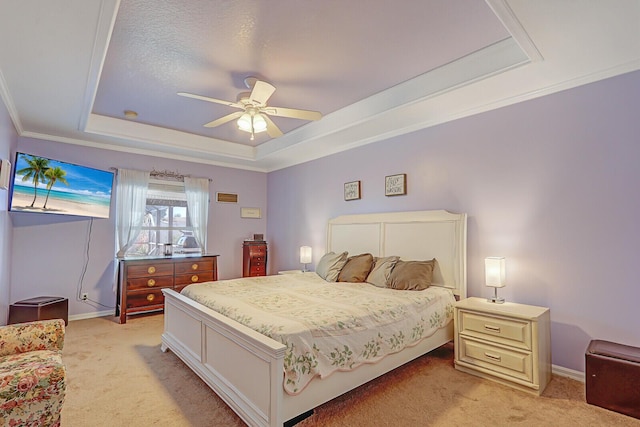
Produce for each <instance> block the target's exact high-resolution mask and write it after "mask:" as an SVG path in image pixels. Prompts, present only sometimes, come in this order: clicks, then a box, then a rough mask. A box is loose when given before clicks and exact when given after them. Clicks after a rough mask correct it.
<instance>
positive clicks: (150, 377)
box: [62, 315, 640, 427]
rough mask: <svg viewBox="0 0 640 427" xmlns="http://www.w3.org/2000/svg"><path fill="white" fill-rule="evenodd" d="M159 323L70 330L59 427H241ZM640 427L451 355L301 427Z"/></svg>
mask: <svg viewBox="0 0 640 427" xmlns="http://www.w3.org/2000/svg"><path fill="white" fill-rule="evenodd" d="M162 328H163V318H162V315H153V316H145V317H136V318H133V319H130V320H129V321H128V322H127V323H126V324H125V325H120V324H118V323H116V321H115V319H113V318H99V319H89V320H80V321H74V322H70V324H69V326H68V327H67V333H66V339H65V348H64V352H63V357H64V361H65V364H66V366H67V375H68V379H67V399H66V401H65V405H64V409H63V411H62V426H63V427H74V426H82V427H85V426H172V427H173V426H243V425H244V423H243V422H242V421H241V420H240V419H239V418H238V417H237V416H236V415H235V414H234V413H233V412H232V411H231V410H230V409H229V408H228V407H227V406H226V405H225V404H224V403H223V402H222V401H221V400H220V399H218V398H217V396H216V395H215V394H214V393H213V392H212V391H211V390H210V389H209V388H208V387H207V386H206V384H205V383H204V382H202V381H201V380H200V379H199V378H198V377H197V376H196V375H195V374H194V373H192V372H191V371H190V370H189V368H187V367H186V366H185V365H184V364H183V363H182V362H181V361H180V360H179V359H178V358H177V357H176V356H175V355H174V354H173V353H171V352H167V353H162V352H161V351H160V335H161V333H162ZM408 425H411V426H462V425H469V426H536V427H537V426H565V425H566V426H636V427H638V426H640V420H636V419H634V418H630V417H626V416H624V415H620V414H617V413H615V412H611V411H607V410H604V409H601V408H598V407H595V406H591V405H588V404H587V403H586V402H585V400H584V384H582V383H579V382H576V381H572V380H569V379H567V378H562V377H556V376H554V377H553V380H552V381H551V383H550V384H549V386H548V387H547V389H546V390H545V392H544V394H543V395H542V396H541V397H535V396H530V395H528V394H526V393H523V392H519V391H515V390H512V389H510V388H508V387H505V386H502V385H499V384H496V383H493V382H491V381H487V380H482V379H480V378H476V377H474V376H472V375H468V374H464V373H462V372H458V371H456V370H455V369H453V350H452V347H451V346H445V347H443V348H441V349H438V350H436V351H434V352H432V353H430V354H429V355H427V356H423V357H421V358H419V359H417V360H415V361H414V362H412V363H410V364H409V365H406V366H403V367H401V368H399V369H396V370H395V371H393V372H391V373H389V374H387V375H385V376H384V377H382V378H379V379H377V380H374V381H372V382H370V383H368V384H365V385H364V386H362V387H360V388H358V389H356V390H354V391H352V392H350V393H347V394H345V395H343V396H341V397H339V398H337V399H335V400H333V401H331V402H329V403H326V404H325V405H322V406H321V407H320V408H317V410H316V413H315V414H314V415H313V416H312V417H310V418H307V419H306V420H304V421H302V422H301V423H299V424H298V426H299V427H310V426H356V427H357V426H394V427H398V426H408Z"/></svg>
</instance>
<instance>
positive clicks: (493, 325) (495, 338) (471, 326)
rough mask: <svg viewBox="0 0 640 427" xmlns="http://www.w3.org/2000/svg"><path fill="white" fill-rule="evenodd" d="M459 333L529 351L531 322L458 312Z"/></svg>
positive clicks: (530, 345) (463, 311)
mask: <svg viewBox="0 0 640 427" xmlns="http://www.w3.org/2000/svg"><path fill="white" fill-rule="evenodd" d="M458 322H459V333H460V334H462V335H466V336H471V337H475V338H480V339H487V340H490V341H492V342H495V343H500V344H505V345H508V346H513V347H517V348H522V349H526V350H531V347H532V340H531V322H527V321H525V320H518V319H513V318H506V317H500V316H492V315H488V314H484V313H477V312H469V311H465V310H460V311H459V312H458Z"/></svg>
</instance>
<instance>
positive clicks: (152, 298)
mask: <svg viewBox="0 0 640 427" xmlns="http://www.w3.org/2000/svg"><path fill="white" fill-rule="evenodd" d="M152 306H159V307H160V308H162V307H163V306H164V295H163V294H162V290H160V289H152V290H149V291H138V292H131V293H128V294H127V308H143V307H149V309H153V308H156V307H152Z"/></svg>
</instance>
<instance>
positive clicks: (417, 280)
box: [387, 258, 436, 291]
mask: <svg viewBox="0 0 640 427" xmlns="http://www.w3.org/2000/svg"><path fill="white" fill-rule="evenodd" d="M435 263H436V259H435V258H434V259H432V260H431V261H398V262H397V263H396V266H395V267H393V270H391V275H390V276H389V282H387V287H389V288H392V289H402V290H408V291H421V290H423V289H427V288H428V287H429V286H430V285H431V279H432V277H433V269H434V267H435Z"/></svg>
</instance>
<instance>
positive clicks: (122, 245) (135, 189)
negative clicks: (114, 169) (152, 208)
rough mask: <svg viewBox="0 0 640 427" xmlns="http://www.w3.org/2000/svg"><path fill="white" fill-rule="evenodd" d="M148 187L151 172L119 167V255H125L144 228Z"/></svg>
mask: <svg viewBox="0 0 640 427" xmlns="http://www.w3.org/2000/svg"><path fill="white" fill-rule="evenodd" d="M148 187H149V172H145V171H137V170H129V169H118V185H117V187H116V191H117V192H116V237H117V241H116V247H117V248H118V254H117V256H118V257H123V256H124V254H125V252H126V251H127V249H129V247H130V246H131V245H132V244H133V243H134V242H135V241H136V239H137V238H138V235H139V234H140V231H141V230H142V221H143V220H144V215H145V208H146V206H147V189H148Z"/></svg>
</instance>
